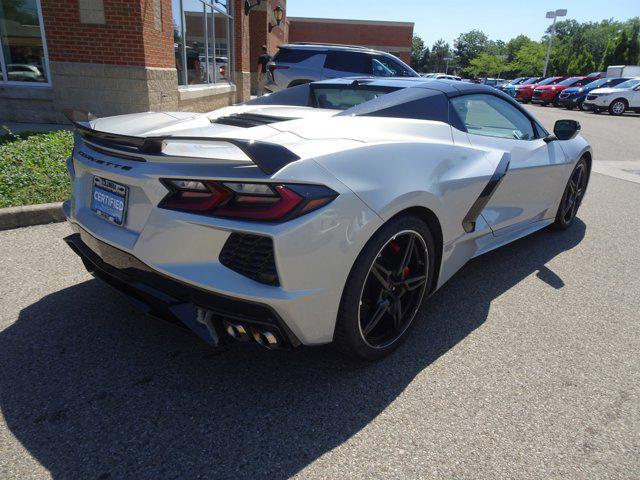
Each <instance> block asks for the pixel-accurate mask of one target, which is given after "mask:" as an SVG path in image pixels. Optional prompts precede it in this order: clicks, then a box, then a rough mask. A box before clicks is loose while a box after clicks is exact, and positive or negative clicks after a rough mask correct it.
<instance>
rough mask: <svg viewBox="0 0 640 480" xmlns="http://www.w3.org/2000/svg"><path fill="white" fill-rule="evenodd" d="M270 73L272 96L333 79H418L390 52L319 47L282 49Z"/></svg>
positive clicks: (302, 45) (288, 46) (296, 45)
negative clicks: (281, 91) (366, 77)
mask: <svg viewBox="0 0 640 480" xmlns="http://www.w3.org/2000/svg"><path fill="white" fill-rule="evenodd" d="M269 70H270V73H271V74H270V76H269V77H270V78H269V80H268V82H267V84H266V87H265V88H266V90H268V91H271V92H276V91H278V90H282V89H284V88H288V87H293V86H296V85H301V84H303V83H309V82H315V81H318V80H325V79H329V78H341V77H353V76H359V77H362V76H363V75H366V76H372V77H417V76H418V74H417V73H416V72H415V71H414V70H413V69H412V68H411V67H409V66H408V65H407V64H405V63H404V62H403V61H402V60H400V59H399V58H397V57H395V56H393V55H391V54H390V53H387V52H381V51H378V50H372V49H370V48H366V47H357V46H349V45H331V44H315V43H290V44H286V45H281V46H279V47H278V53H276V55H275V57H274V59H273V61H272V62H271V63H270V64H269Z"/></svg>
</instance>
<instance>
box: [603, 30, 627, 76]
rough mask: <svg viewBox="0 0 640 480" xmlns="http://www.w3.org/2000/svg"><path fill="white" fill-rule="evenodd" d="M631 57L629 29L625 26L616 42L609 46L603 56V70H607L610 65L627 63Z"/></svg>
mask: <svg viewBox="0 0 640 480" xmlns="http://www.w3.org/2000/svg"><path fill="white" fill-rule="evenodd" d="M628 57H629V36H628V35H627V29H626V28H623V29H622V31H621V32H620V34H619V35H618V38H616V40H615V42H613V43H612V44H609V45H608V46H607V50H606V51H605V54H604V56H603V57H602V64H601V65H600V67H601V69H602V70H606V68H607V67H608V66H609V65H625V63H626V62H627V59H628Z"/></svg>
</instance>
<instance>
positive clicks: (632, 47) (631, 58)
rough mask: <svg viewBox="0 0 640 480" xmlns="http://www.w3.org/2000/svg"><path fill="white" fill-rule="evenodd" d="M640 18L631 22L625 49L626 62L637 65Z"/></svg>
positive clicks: (639, 57)
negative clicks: (627, 45) (627, 44)
mask: <svg viewBox="0 0 640 480" xmlns="http://www.w3.org/2000/svg"><path fill="white" fill-rule="evenodd" d="M639 36H640V20H637V21H635V22H633V25H632V27H631V35H630V37H629V48H628V50H627V64H628V65H638V64H639V63H640V38H638V37H639Z"/></svg>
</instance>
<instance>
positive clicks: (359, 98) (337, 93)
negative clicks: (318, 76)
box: [311, 85, 396, 110]
mask: <svg viewBox="0 0 640 480" xmlns="http://www.w3.org/2000/svg"><path fill="white" fill-rule="evenodd" d="M394 90H396V89H395V88H389V87H367V86H366V85H355V86H353V85H326V86H323V85H314V86H312V89H311V100H312V102H313V106H314V107H316V108H329V109H334V110H346V109H347V108H351V107H355V106H356V105H360V104H361V103H364V102H368V101H369V100H373V99H374V98H378V97H380V96H382V95H385V94H387V93H389V92H392V91H394Z"/></svg>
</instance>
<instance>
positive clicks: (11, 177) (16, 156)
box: [0, 128, 73, 208]
mask: <svg viewBox="0 0 640 480" xmlns="http://www.w3.org/2000/svg"><path fill="white" fill-rule="evenodd" d="M4 131H5V132H6V134H5V135H1V134H2V133H3V131H2V129H1V128H0V208H3V207H13V206H18V205H33V204H37V203H49V202H57V201H61V200H64V199H65V198H67V197H68V196H69V194H70V180H69V175H68V174H67V167H66V165H65V160H66V159H67V158H68V157H69V155H71V150H72V149H73V133H72V132H69V131H66V130H60V131H56V132H47V133H41V132H24V133H17V134H14V133H11V132H10V131H9V130H8V129H6V128H5V129H4Z"/></svg>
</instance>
